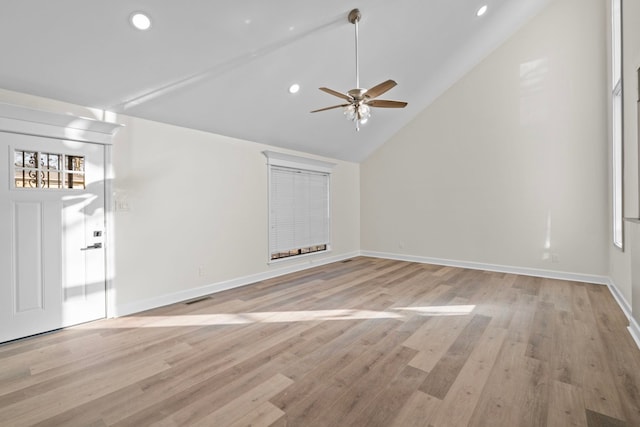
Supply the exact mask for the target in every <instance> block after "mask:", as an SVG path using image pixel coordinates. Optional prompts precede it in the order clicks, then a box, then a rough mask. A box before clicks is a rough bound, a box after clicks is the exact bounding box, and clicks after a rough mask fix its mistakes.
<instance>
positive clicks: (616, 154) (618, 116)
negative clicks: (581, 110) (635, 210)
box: [611, 0, 624, 248]
mask: <svg viewBox="0 0 640 427" xmlns="http://www.w3.org/2000/svg"><path fill="white" fill-rule="evenodd" d="M621 8H622V5H621V0H611V77H612V78H611V120H612V121H611V130H612V134H611V141H612V147H611V149H612V156H611V159H612V165H611V166H612V167H611V171H612V175H613V176H612V183H613V188H612V202H613V213H612V215H613V244H614V245H616V246H618V247H619V248H622V240H623V238H622V236H623V229H622V224H623V215H624V214H623V211H622V197H623V195H622V126H623V116H622V114H623V109H622V10H621Z"/></svg>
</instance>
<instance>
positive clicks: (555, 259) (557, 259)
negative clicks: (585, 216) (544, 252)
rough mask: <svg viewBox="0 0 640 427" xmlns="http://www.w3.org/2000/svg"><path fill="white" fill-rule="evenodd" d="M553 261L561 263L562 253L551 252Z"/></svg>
mask: <svg viewBox="0 0 640 427" xmlns="http://www.w3.org/2000/svg"><path fill="white" fill-rule="evenodd" d="M551 262H553V263H556V264H557V263H559V262H560V255H558V254H551Z"/></svg>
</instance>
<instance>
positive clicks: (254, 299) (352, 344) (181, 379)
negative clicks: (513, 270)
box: [0, 257, 640, 427]
mask: <svg viewBox="0 0 640 427" xmlns="http://www.w3.org/2000/svg"><path fill="white" fill-rule="evenodd" d="M627 326H628V322H627V319H626V317H625V315H624V313H623V312H622V311H621V310H620V309H619V307H618V306H617V304H616V302H615V300H614V299H613V297H612V296H611V294H610V292H609V290H608V289H607V287H605V286H601V285H592V284H586V283H576V282H571V281H563V280H552V279H544V278H534V277H526V276H520V275H515V274H507V273H497V272H488V271H479V270H471V269H461V268H456V267H450V266H437V265H428V264H419V263H411V262H406V261H395V260H389V259H379V258H367V257H356V258H353V259H351V260H349V261H348V262H338V263H334V264H328V265H323V266H318V267H313V268H310V269H308V270H304V271H299V272H296V273H292V274H289V275H285V276H281V277H276V278H272V279H268V280H263V281H260V282H257V283H254V284H252V285H247V286H243V287H239V288H236V289H230V290H227V291H223V292H220V293H216V294H211V295H208V296H205V297H203V298H202V299H197V300H192V301H187V302H184V303H179V304H173V305H170V306H166V307H160V308H158V309H154V310H149V311H146V312H144V313H140V314H137V315H134V316H126V317H122V318H118V319H106V320H102V321H97V322H91V323H88V324H84V325H79V326H77V327H73V328H68V329H64V330H61V331H58V332H55V333H51V334H45V335H42V336H37V337H32V338H29V339H25V340H19V341H15V342H11V343H7V344H4V345H0V425H2V426H3V427H4V426H5V425H7V426H11V427H13V426H27V425H28V426H38V427H49V426H65V427H74V426H78V427H87V426H96V427H98V426H110V427H111V426H121V427H124V426H146V425H165V426H169V425H170V426H178V425H179V426H192V425H207V426H209V425H215V426H216V427H226V426H234V427H240V426H248V425H253V426H265V427H266V426H270V427H291V426H294V427H295V426H304V427H307V426H314V425H317V426H323V427H324V426H340V427H343V426H395V427H411V426H423V427H454V426H465V425H468V426H472V427H473V426H476V427H477V426H491V427H501V426H508V427H513V426H517V427H528V426H550V427H556V426H557V427H559V426H581V427H585V426H586V427H595V426H613V427H619V426H626V427H631V426H640V350H638V348H637V346H636V345H635V342H634V341H633V340H632V338H631V337H630V335H629V333H628V331H627ZM428 393H431V394H432V395H430V394H428Z"/></svg>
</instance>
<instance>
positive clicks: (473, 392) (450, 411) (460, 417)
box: [432, 326, 507, 427]
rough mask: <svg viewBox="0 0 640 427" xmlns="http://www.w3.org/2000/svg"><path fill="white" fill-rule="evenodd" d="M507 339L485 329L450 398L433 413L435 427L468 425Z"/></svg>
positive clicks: (500, 331)
mask: <svg viewBox="0 0 640 427" xmlns="http://www.w3.org/2000/svg"><path fill="white" fill-rule="evenodd" d="M506 336H507V330H506V329H502V328H494V327H491V326H489V327H487V329H486V330H485V331H484V333H483V335H482V337H481V338H480V340H479V342H478V344H477V346H476V347H475V348H474V349H473V351H472V353H471V354H470V356H469V360H468V362H467V363H465V364H464V366H463V368H462V370H461V371H460V374H459V375H458V377H457V378H456V380H455V381H454V383H453V384H452V386H451V389H450V390H449V395H448V396H447V397H446V398H445V399H444V401H443V402H442V405H440V407H439V409H438V411H436V415H435V416H434V417H433V421H432V423H433V425H434V426H436V427H439V426H443V427H444V426H451V427H454V426H460V427H464V426H467V425H468V424H469V421H470V420H471V417H472V416H473V412H474V410H475V408H476V406H477V405H478V401H479V400H480V397H481V395H482V391H483V389H484V387H485V385H486V383H487V381H488V379H489V375H490V374H491V370H492V369H493V365H494V364H495V362H496V358H497V354H498V352H499V351H500V348H501V347H502V345H503V343H504V340H505V338H506Z"/></svg>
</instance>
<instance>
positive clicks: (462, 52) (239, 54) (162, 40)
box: [0, 0, 552, 162]
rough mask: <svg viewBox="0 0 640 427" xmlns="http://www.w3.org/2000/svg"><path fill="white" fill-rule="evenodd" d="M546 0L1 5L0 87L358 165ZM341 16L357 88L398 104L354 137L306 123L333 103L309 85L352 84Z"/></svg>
mask: <svg viewBox="0 0 640 427" xmlns="http://www.w3.org/2000/svg"><path fill="white" fill-rule="evenodd" d="M550 1H552V0H473V1H468V0H465V1H453V0H428V1H426V0H398V1H393V2H391V1H388V0H361V1H350V0H349V1H345V0H324V1H316V2H308V1H299V0H271V1H265V0H236V1H228V2H222V1H212V0H189V1H175V0H133V1H131V0H109V1H87V0H56V1H51V0H3V1H2V2H1V3H0V52H1V54H2V59H1V65H0V87H1V88H4V89H9V90H14V91H19V92H25V93H29V94H34V95H39V96H44V97H49V98H54V99H58V100H62V101H67V102H71V103H75V104H79V105H84V106H89V107H95V108H101V109H107V110H110V111H114V112H117V113H123V114H127V115H130V116H135V117H141V118H146V119H151V120H156V121H160V122H165V123H171V124H176V125H180V126H185V127H189V128H194V129H200V130H204V131H209V132H213V133H217V134H221V135H227V136H232V137H236V138H241V139H246V140H250V141H255V142H261V143H265V144H271V145H274V146H279V147H284V148H291V149H296V150H301V151H304V152H309V153H315V154H319V155H324V156H328V157H333V158H338V159H343V160H350V161H356V162H358V161H361V160H363V159H365V158H366V157H367V156H368V155H369V154H370V153H371V152H372V151H374V150H375V149H376V148H377V147H379V146H380V145H381V144H383V143H384V142H385V141H386V140H388V139H389V138H390V137H391V136H392V135H393V134H394V133H396V132H397V131H398V130H399V129H401V128H402V127H403V126H404V125H406V124H407V123H408V122H409V121H410V120H411V119H413V118H414V117H415V116H416V115H417V114H418V113H420V111H421V110H423V109H424V108H425V107H427V106H428V105H429V104H430V103H431V102H433V100H434V99H435V98H436V97H437V96H439V95H440V94H442V92H443V91H444V90H446V89H447V88H448V87H449V86H450V85H451V84H453V83H454V82H455V81H456V80H457V79H459V78H460V77H461V76H462V75H464V74H465V73H466V72H467V71H469V70H470V69H471V68H472V67H473V66H474V65H475V64H477V63H478V62H479V61H480V60H481V59H482V58H483V57H485V56H486V55H487V54H488V53H490V52H491V51H492V50H493V49H495V48H496V47H497V46H498V45H499V44H500V43H502V42H503V41H504V40H505V39H507V38H508V37H509V36H510V35H511V34H513V33H514V32H515V31H516V30H517V29H518V28H519V27H520V26H521V25H523V24H524V23H525V22H526V20H527V19H529V18H530V17H531V16H533V15H534V14H535V13H537V12H538V11H539V10H540V9H541V8H542V7H544V6H545V5H546V4H547V3H549V2H550ZM483 4H487V5H488V11H487V13H486V14H485V15H484V16H482V17H477V16H476V11H477V10H478V8H479V7H480V6H482V5H483ZM353 8H358V9H360V11H361V13H362V19H361V21H360V24H359V39H360V43H359V44H360V49H359V57H360V82H361V86H363V87H364V88H368V87H372V86H373V85H375V84H377V83H380V82H382V81H384V80H386V79H393V80H395V81H396V82H397V83H398V86H396V87H395V88H393V89H391V90H390V91H389V92H387V93H386V94H384V96H381V98H384V99H392V100H402V101H407V102H408V103H409V105H408V106H407V107H406V108H405V109H382V108H378V109H374V110H373V112H372V117H371V120H370V121H369V122H368V123H367V124H366V125H365V126H363V127H362V129H361V131H360V132H356V131H355V127H354V124H353V123H352V122H349V121H347V120H345V118H344V117H343V113H342V111H341V110H340V109H335V110H329V111H324V112H320V113H315V114H311V113H310V111H311V110H314V109H318V108H322V107H326V106H330V105H335V104H340V103H341V100H340V99H339V98H335V97H333V96H331V95H329V94H327V93H324V92H321V91H319V90H318V88H319V87H321V86H326V87H329V88H331V89H334V90H337V91H340V92H346V91H348V90H349V89H352V88H354V86H355V52H354V50H355V46H354V44H355V43H354V26H353V25H352V24H350V23H349V22H348V20H347V15H348V13H349V11H350V10H351V9H353ZM135 11H143V12H145V13H146V14H148V16H149V17H150V18H151V20H152V26H151V28H150V29H149V30H146V31H139V30H136V29H135V28H133V26H131V25H130V16H131V14H132V13H133V12H135ZM293 83H297V84H299V85H300V87H301V89H300V91H299V92H298V93H296V94H290V93H289V91H288V88H289V86H290V85H291V84H293ZM179 143H180V141H176V144H179Z"/></svg>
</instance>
